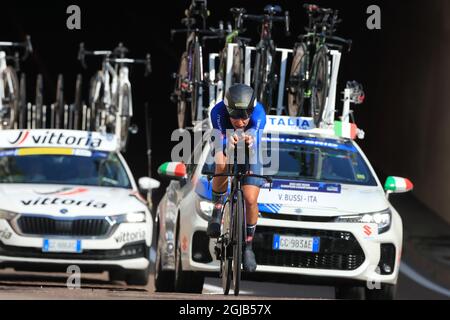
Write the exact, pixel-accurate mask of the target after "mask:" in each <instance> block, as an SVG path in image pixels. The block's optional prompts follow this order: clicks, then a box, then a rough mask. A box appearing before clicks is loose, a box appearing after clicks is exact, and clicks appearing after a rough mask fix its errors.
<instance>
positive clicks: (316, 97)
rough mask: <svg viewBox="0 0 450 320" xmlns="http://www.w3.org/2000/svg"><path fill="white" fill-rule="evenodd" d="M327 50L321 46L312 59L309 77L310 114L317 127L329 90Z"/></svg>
mask: <svg viewBox="0 0 450 320" xmlns="http://www.w3.org/2000/svg"><path fill="white" fill-rule="evenodd" d="M328 60H329V59H328V50H327V48H326V47H325V46H323V47H322V48H321V49H320V50H319V51H318V52H317V54H316V56H315V57H314V62H313V66H312V77H311V83H312V85H311V112H312V116H313V118H314V123H315V125H316V127H318V126H319V125H320V123H321V121H322V117H323V112H324V109H325V104H326V102H327V97H328V89H329V71H328Z"/></svg>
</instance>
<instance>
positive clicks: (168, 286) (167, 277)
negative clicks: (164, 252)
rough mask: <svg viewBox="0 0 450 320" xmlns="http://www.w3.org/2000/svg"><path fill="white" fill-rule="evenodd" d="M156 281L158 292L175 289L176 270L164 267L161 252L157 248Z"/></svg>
mask: <svg viewBox="0 0 450 320" xmlns="http://www.w3.org/2000/svg"><path fill="white" fill-rule="evenodd" d="M154 282H155V283H154V284H155V291H156V292H174V291H175V272H174V271H173V270H163V269H162V264H161V252H160V251H159V250H157V254H156V262H155V276H154Z"/></svg>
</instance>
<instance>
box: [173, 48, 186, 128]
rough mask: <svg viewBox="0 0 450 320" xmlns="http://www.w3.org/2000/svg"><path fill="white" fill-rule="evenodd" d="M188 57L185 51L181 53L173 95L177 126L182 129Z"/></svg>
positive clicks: (183, 124) (184, 121) (184, 119)
mask: <svg viewBox="0 0 450 320" xmlns="http://www.w3.org/2000/svg"><path fill="white" fill-rule="evenodd" d="M187 70H188V59H187V53H186V52H185V53H183V55H182V56H181V61H180V68H179V69H178V74H177V86H176V89H175V96H176V99H177V117H178V128H180V129H184V127H185V124H186V91H187V90H188V88H187V87H188V84H187V83H186V79H187V72H188V71H187Z"/></svg>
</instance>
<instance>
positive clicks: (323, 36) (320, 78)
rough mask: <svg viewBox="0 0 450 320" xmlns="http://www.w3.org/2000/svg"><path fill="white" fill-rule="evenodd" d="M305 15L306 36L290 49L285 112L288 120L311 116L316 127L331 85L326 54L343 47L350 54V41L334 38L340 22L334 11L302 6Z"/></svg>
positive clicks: (321, 116)
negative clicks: (346, 47)
mask: <svg viewBox="0 0 450 320" xmlns="http://www.w3.org/2000/svg"><path fill="white" fill-rule="evenodd" d="M304 8H305V9H306V11H307V14H308V27H306V28H305V29H306V32H307V33H306V34H304V35H300V36H299V37H298V38H299V40H300V42H298V43H296V45H295V47H294V56H293V60H292V65H291V72H290V78H289V82H288V89H287V91H288V110H287V113H288V115H290V116H311V117H313V118H314V122H315V124H316V126H319V124H320V122H321V121H322V120H323V115H324V111H325V107H326V104H327V98H328V95H329V90H330V84H331V76H332V70H331V64H330V50H331V49H337V50H338V51H341V50H342V48H343V46H344V45H347V46H348V50H349V51H350V50H351V44H352V41H351V40H346V39H343V38H340V37H337V36H334V33H335V32H336V26H337V25H338V24H339V23H340V22H342V20H340V19H339V18H338V10H333V9H328V8H321V7H319V6H317V5H312V4H304Z"/></svg>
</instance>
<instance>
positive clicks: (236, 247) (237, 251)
mask: <svg viewBox="0 0 450 320" xmlns="http://www.w3.org/2000/svg"><path fill="white" fill-rule="evenodd" d="M235 201H236V203H235V209H236V210H234V219H233V289H234V295H235V296H238V295H239V288H240V283H241V269H242V246H243V239H242V238H243V234H244V232H243V231H244V214H245V212H244V197H243V195H242V191H238V192H237V195H236V200H235Z"/></svg>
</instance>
